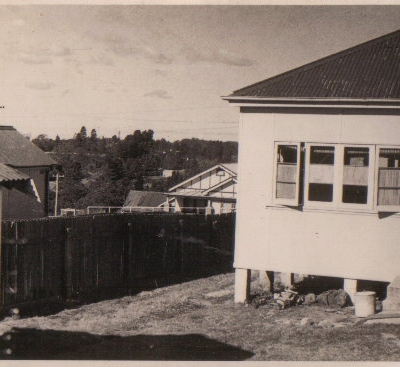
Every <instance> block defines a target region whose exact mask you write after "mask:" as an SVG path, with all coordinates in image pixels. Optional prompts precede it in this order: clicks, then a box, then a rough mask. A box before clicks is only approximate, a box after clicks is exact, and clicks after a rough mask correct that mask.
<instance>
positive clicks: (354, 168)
mask: <svg viewBox="0 0 400 367" xmlns="http://www.w3.org/2000/svg"><path fill="white" fill-rule="evenodd" d="M343 160H344V161H343V186H342V202H343V203H348V204H367V203H368V166H369V148H366V147H344V157H343Z"/></svg>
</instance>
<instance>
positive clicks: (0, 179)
mask: <svg viewBox="0 0 400 367" xmlns="http://www.w3.org/2000/svg"><path fill="white" fill-rule="evenodd" d="M29 179H30V177H29V176H28V175H27V174H25V173H22V172H20V171H18V170H16V169H14V168H11V167H9V166H7V165H5V164H4V163H0V183H4V182H10V181H26V180H29Z"/></svg>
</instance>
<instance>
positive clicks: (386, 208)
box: [374, 144, 400, 213]
mask: <svg viewBox="0 0 400 367" xmlns="http://www.w3.org/2000/svg"><path fill="white" fill-rule="evenodd" d="M381 149H400V146H399V145H397V146H396V145H383V144H379V145H375V180H374V186H375V190H374V193H375V200H374V203H375V209H376V210H377V211H378V212H388V213H397V212H400V205H379V204H378V190H379V153H380V150H381Z"/></svg>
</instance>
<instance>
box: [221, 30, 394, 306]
mask: <svg viewBox="0 0 400 367" xmlns="http://www.w3.org/2000/svg"><path fill="white" fill-rule="evenodd" d="M223 99H225V100H227V101H228V102H229V103H230V104H231V105H233V106H238V107H240V127H239V171H238V174H239V177H240V185H239V189H238V212H237V223H236V241H235V261H234V267H235V271H236V288H235V300H236V301H237V302H241V301H243V300H245V299H246V297H247V295H248V291H249V274H250V270H251V269H254V270H260V271H261V272H262V273H263V274H265V272H266V271H269V272H283V273H289V274H292V273H300V274H313V275H321V276H332V277H340V278H344V288H345V290H346V291H347V292H348V293H349V294H350V295H351V296H352V295H353V294H354V293H355V292H356V290H357V281H358V280H361V279H363V280H374V281H383V282H390V281H392V280H393V279H394V278H395V277H396V276H397V275H399V274H400V31H396V32H393V33H390V34H387V35H384V36H382V37H379V38H377V39H373V40H371V41H368V42H365V43H362V44H360V45H357V46H355V47H352V48H349V49H346V50H344V51H342V52H338V53H335V54H333V55H330V56H327V57H325V58H322V59H320V60H317V61H314V62H311V63H309V64H307V65H304V66H300V67H298V68H296V69H293V70H290V71H287V72H285V73H283V74H280V75H277V76H274V77H272V78H269V79H266V80H263V81H261V82H259V83H255V84H252V85H250V86H247V87H245V88H242V89H239V90H236V91H235V92H233V93H232V94H231V95H229V96H227V97H223ZM250 213H251V216H250V215H249V214H250ZM289 278H290V277H289Z"/></svg>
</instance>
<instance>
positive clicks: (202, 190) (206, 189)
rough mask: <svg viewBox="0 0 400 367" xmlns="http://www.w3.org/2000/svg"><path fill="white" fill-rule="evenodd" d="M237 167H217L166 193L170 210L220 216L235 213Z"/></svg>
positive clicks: (228, 165) (223, 165)
mask: <svg viewBox="0 0 400 367" xmlns="http://www.w3.org/2000/svg"><path fill="white" fill-rule="evenodd" d="M236 172H237V164H236V163H223V164H217V165H216V166H214V167H211V168H210V169H208V170H206V171H204V172H201V173H199V174H197V175H195V176H193V177H191V178H189V179H187V180H185V181H183V182H181V183H180V184H178V185H176V186H174V187H171V188H170V189H169V191H168V193H167V195H168V202H169V206H170V210H171V211H174V212H182V213H199V214H212V213H215V214H222V213H230V212H232V211H234V210H235V205H236V185H237V177H236V176H237V173H236Z"/></svg>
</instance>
